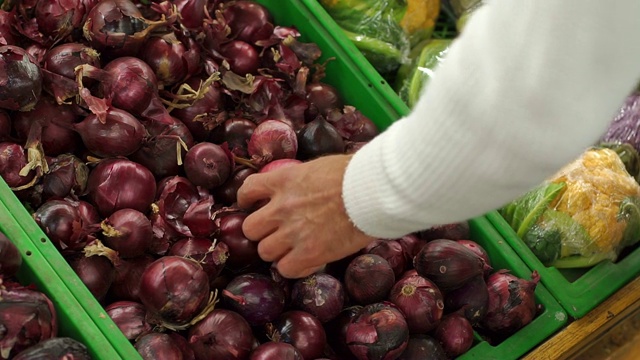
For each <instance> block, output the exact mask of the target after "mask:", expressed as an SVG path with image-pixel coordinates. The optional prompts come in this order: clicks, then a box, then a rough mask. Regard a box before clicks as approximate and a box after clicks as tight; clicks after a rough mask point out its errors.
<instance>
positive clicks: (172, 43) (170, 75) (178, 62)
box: [140, 36, 187, 85]
mask: <svg viewBox="0 0 640 360" xmlns="http://www.w3.org/2000/svg"><path fill="white" fill-rule="evenodd" d="M186 51H187V48H186V47H185V45H184V44H183V43H182V42H180V41H178V39H176V38H175V37H167V38H165V37H163V36H153V37H150V38H149V39H147V41H145V42H144V44H143V45H142V48H141V51H140V56H141V58H142V60H144V61H145V62H146V63H147V65H149V66H150V67H151V69H152V70H153V72H154V73H155V74H156V77H157V79H158V83H159V84H163V85H173V84H175V83H177V82H178V81H180V80H182V79H184V78H185V77H186V76H187V64H186V63H185V61H184V60H183V58H182V57H183V56H184V53H185V52H186Z"/></svg>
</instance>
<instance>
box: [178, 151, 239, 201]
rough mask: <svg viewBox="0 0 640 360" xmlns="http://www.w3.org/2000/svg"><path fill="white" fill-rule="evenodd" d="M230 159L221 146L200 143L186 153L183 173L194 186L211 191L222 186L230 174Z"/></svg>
mask: <svg viewBox="0 0 640 360" xmlns="http://www.w3.org/2000/svg"><path fill="white" fill-rule="evenodd" d="M231 165H232V163H231V159H230V154H228V153H227V152H226V151H225V150H224V149H223V148H222V147H221V146H219V145H216V144H213V143H210V142H201V143H199V144H197V145H195V146H193V147H192V148H191V149H189V151H188V152H187V156H186V157H185V159H184V171H185V173H186V174H187V178H188V179H189V180H191V182H192V183H193V184H194V185H196V186H202V187H204V188H207V189H212V188H215V187H218V186H220V185H222V184H223V183H224V182H225V181H226V180H227V178H228V177H229V174H230V173H231Z"/></svg>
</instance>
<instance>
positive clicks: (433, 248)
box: [413, 239, 490, 291]
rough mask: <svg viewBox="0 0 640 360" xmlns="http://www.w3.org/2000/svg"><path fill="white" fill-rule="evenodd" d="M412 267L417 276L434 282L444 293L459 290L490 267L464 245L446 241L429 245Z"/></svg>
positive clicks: (423, 248)
mask: <svg viewBox="0 0 640 360" xmlns="http://www.w3.org/2000/svg"><path fill="white" fill-rule="evenodd" d="M413 265H414V267H415V268H416V270H417V271H418V274H420V275H421V276H423V277H425V278H427V279H429V280H431V281H433V282H434V283H435V284H436V285H438V288H440V290H442V291H450V290H454V289H457V288H460V287H462V286H463V285H464V284H466V283H467V282H468V281H469V280H471V279H473V278H474V277H475V276H477V275H480V274H483V273H484V271H485V270H486V269H487V268H490V266H488V265H487V264H485V262H484V260H483V259H482V258H481V257H480V256H478V255H476V254H475V253H474V252H473V251H471V250H469V249H467V248H466V247H465V246H464V245H462V244H459V243H458V242H456V241H454V240H445V239H440V240H433V241H430V242H428V243H427V244H426V245H425V246H424V247H422V249H421V250H420V252H419V253H418V255H416V257H415V259H414V262H413Z"/></svg>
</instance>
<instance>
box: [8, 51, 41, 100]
mask: <svg viewBox="0 0 640 360" xmlns="http://www.w3.org/2000/svg"><path fill="white" fill-rule="evenodd" d="M41 92H42V72H41V71H40V67H39V66H38V65H37V64H36V63H35V62H34V60H32V59H31V57H30V56H29V55H28V54H27V53H26V52H25V50H24V49H22V48H20V47H17V46H13V45H5V46H0V108H4V109H7V110H17V111H29V110H31V109H33V108H34V107H35V106H36V104H37V103H38V99H40V93H41Z"/></svg>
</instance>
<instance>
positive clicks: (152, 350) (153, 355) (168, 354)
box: [134, 332, 183, 360]
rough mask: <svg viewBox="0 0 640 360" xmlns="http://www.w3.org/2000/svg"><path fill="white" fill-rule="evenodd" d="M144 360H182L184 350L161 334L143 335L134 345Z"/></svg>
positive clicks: (167, 336)
mask: <svg viewBox="0 0 640 360" xmlns="http://www.w3.org/2000/svg"><path fill="white" fill-rule="evenodd" d="M134 346H135V348H136V350H138V353H139V354H140V357H142V359H143V360H175V359H182V358H183V354H182V349H180V347H179V346H178V344H177V343H176V342H175V341H174V340H173V339H172V338H171V336H169V334H163V333H159V332H152V333H149V334H146V335H143V336H142V337H140V338H139V339H137V340H136V342H135V344H134Z"/></svg>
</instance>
